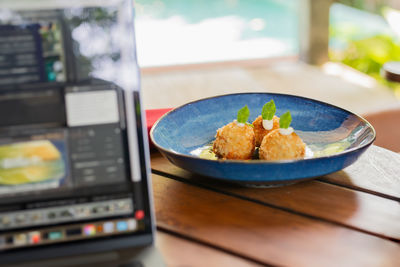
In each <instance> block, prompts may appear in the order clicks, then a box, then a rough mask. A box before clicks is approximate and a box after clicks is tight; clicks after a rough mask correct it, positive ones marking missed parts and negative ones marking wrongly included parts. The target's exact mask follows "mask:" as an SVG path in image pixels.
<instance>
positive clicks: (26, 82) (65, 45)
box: [0, 0, 163, 266]
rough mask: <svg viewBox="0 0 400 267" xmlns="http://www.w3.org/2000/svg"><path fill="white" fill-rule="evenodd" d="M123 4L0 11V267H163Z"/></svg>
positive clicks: (56, 1) (25, 3) (112, 0)
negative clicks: (156, 244)
mask: <svg viewBox="0 0 400 267" xmlns="http://www.w3.org/2000/svg"><path fill="white" fill-rule="evenodd" d="M133 13H134V9H133V3H132V1H131V0H1V2H0V265H6V266H9V265H10V266H76V265H78V266H163V261H162V257H161V256H160V254H159V252H158V251H157V250H156V249H155V248H154V235H155V228H154V217H153V211H152V203H151V192H152V190H151V187H150V186H151V184H150V179H149V173H150V171H149V154H148V145H147V134H146V127H145V125H144V115H143V114H144V113H143V110H142V106H141V100H140V82H139V68H138V66H137V63H136V54H135V37H134V22H133Z"/></svg>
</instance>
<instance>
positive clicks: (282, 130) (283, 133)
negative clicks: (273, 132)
mask: <svg viewBox="0 0 400 267" xmlns="http://www.w3.org/2000/svg"><path fill="white" fill-rule="evenodd" d="M279 133H280V134H282V135H290V134H292V133H293V128H292V127H289V128H287V129H283V128H279Z"/></svg>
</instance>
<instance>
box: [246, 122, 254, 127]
mask: <svg viewBox="0 0 400 267" xmlns="http://www.w3.org/2000/svg"><path fill="white" fill-rule="evenodd" d="M246 125H248V126H250V127H252V128H254V125H253V124H251V123H248V122H246Z"/></svg>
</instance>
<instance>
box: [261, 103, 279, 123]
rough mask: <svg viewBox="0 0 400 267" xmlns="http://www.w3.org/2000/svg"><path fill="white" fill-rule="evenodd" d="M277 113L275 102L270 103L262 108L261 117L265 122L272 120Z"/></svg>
mask: <svg viewBox="0 0 400 267" xmlns="http://www.w3.org/2000/svg"><path fill="white" fill-rule="evenodd" d="M275 112H276V106H275V102H274V100H271V101H269V102H268V103H266V104H265V105H264V106H263V107H262V111H261V117H262V118H263V120H272V118H273V117H274V115H275Z"/></svg>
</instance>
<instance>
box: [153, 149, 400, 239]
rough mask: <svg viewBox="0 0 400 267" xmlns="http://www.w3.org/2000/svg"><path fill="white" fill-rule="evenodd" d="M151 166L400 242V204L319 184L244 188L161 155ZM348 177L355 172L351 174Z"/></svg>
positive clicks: (238, 194)
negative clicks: (204, 175) (188, 168)
mask: <svg viewBox="0 0 400 267" xmlns="http://www.w3.org/2000/svg"><path fill="white" fill-rule="evenodd" d="M151 163H152V169H153V170H155V171H158V172H162V173H166V174H170V175H173V176H175V177H179V178H182V179H187V180H188V181H189V182H191V183H196V184H201V185H203V186H207V187H210V188H214V189H216V190H219V191H221V192H226V193H228V194H234V195H236V196H241V197H244V198H248V199H251V200H254V201H257V202H262V203H265V204H267V205H272V206H275V207H279V208H281V209H284V210H288V211H292V212H299V213H301V214H303V215H308V216H312V217H318V218H320V219H323V220H326V221H329V222H333V223H336V224H340V225H344V226H347V227H350V228H354V229H358V230H360V231H365V232H369V233H373V234H375V235H378V236H382V237H385V238H390V239H394V240H400V224H399V223H398V222H399V221H400V205H399V203H398V202H397V201H393V200H390V199H385V198H382V197H379V196H376V195H371V194H368V193H364V192H360V191H354V190H350V189H347V188H343V187H339V186H335V185H331V184H327V183H322V182H319V181H308V182H303V183H298V184H295V185H291V186H284V187H277V188H268V189H259V188H244V187H240V186H236V185H233V184H229V183H226V182H219V181H216V180H212V179H208V178H205V177H201V176H198V175H195V174H192V173H190V172H188V171H185V170H183V169H181V168H179V167H176V166H175V165H173V164H171V163H170V162H169V161H168V160H167V159H165V158H164V157H162V156H161V154H153V155H152V161H151ZM348 175H353V173H352V172H348Z"/></svg>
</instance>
